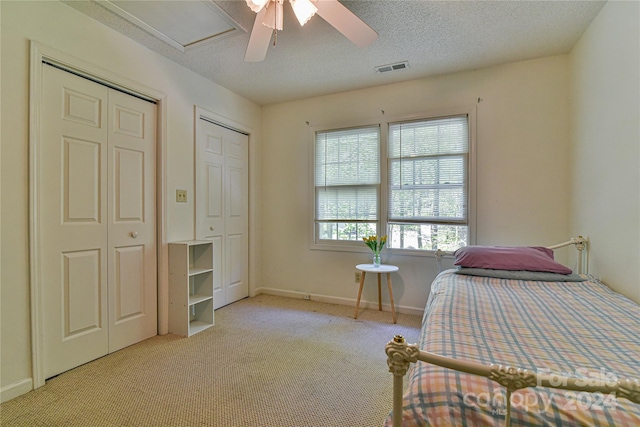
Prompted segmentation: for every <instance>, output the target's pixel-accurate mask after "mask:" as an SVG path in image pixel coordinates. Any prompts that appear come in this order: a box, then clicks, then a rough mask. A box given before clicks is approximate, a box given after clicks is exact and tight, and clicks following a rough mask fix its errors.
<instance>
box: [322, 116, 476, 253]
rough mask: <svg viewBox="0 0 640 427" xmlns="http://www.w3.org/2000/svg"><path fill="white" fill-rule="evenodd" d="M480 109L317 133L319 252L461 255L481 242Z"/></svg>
mask: <svg viewBox="0 0 640 427" xmlns="http://www.w3.org/2000/svg"><path fill="white" fill-rule="evenodd" d="M474 129H475V108H473V107H472V108H465V109H459V108H458V109H451V110H448V111H441V112H439V113H436V114H424V115H420V116H417V115H413V116H411V117H410V118H408V117H407V116H405V117H396V118H390V119H389V120H388V121H385V122H380V123H379V124H376V125H371V126H362V127H355V126H354V127H349V128H343V129H335V128H334V129H327V128H321V129H320V128H316V129H315V131H314V133H313V144H314V150H313V160H312V161H313V165H314V170H313V171H311V173H312V174H313V183H314V190H313V195H312V197H314V202H313V206H314V211H313V215H314V216H313V225H314V227H313V239H312V242H313V243H312V247H313V248H316V249H329V250H349V251H351V250H356V251H359V250H362V251H366V250H367V249H366V247H365V246H364V245H363V244H362V238H363V237H366V236H370V235H378V236H381V235H387V236H388V237H387V247H388V248H389V249H390V250H392V251H406V252H412V253H413V254H420V253H426V252H429V251H435V250H437V249H441V250H444V251H454V250H456V249H458V248H459V247H461V246H466V245H468V244H471V243H474V227H473V225H474V203H475V194H474V193H475V192H474V188H475V187H474V182H473V176H474V173H473V171H474V169H475V164H474V163H475V160H474V143H473V141H474V139H475V134H474V132H475V131H474Z"/></svg>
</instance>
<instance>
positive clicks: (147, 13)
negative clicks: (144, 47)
mask: <svg viewBox="0 0 640 427" xmlns="http://www.w3.org/2000/svg"><path fill="white" fill-rule="evenodd" d="M100 4H101V5H102V6H104V7H106V8H107V9H109V10H110V11H112V12H114V13H116V14H118V15H119V16H121V17H122V18H124V19H126V20H128V21H129V22H131V23H132V24H134V25H136V26H138V27H140V28H142V29H143V30H145V31H146V32H148V33H150V34H152V35H154V36H155V37H157V38H159V39H160V40H162V41H164V42H165V43H167V44H169V45H171V46H173V47H174V48H176V49H178V50H179V51H181V52H184V51H185V50H188V49H191V48H194V47H198V46H202V45H204V44H208V43H211V42H213V41H216V40H220V39H222V38H225V37H229V36H232V35H237V34H244V33H246V31H245V30H244V29H243V28H242V27H241V26H240V24H238V23H237V22H236V21H235V20H234V19H233V18H231V17H230V16H229V15H228V14H227V13H226V12H225V11H223V10H222V9H221V8H220V7H219V6H218V5H216V4H215V3H214V2H213V1H211V0H201V1H194V0H181V1H166V0H165V1H161V0H146V1H130V0H103V1H101V2H100Z"/></svg>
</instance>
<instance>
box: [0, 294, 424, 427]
mask: <svg viewBox="0 0 640 427" xmlns="http://www.w3.org/2000/svg"><path fill="white" fill-rule="evenodd" d="M351 316H353V308H352V307H349V306H340V305H332V304H325V303H319V302H315V301H304V300H297V299H288V298H282V297H275V296H269V295H259V296H258V297H255V298H248V299H245V300H242V301H239V302H237V303H235V304H232V305H229V306H227V307H224V308H221V309H219V310H217V311H216V313H215V323H216V324H215V326H214V327H213V328H210V329H208V330H206V331H204V332H201V333H199V334H197V335H194V336H193V337H191V338H182V337H177V336H174V335H166V336H157V337H154V338H151V339H149V340H146V341H144V342H142V343H139V344H136V345H133V346H131V347H128V348H126V349H123V350H120V351H118V352H116V353H113V354H110V355H108V356H105V357H103V358H101V359H98V360H96V361H94V362H91V363H88V364H86V365H83V366H80V367H78V368H76V369H73V370H71V371H69V372H66V373H64V374H62V375H59V376H58V377H55V378H53V379H51V380H49V381H47V383H46V385H45V386H43V387H41V388H39V389H37V390H35V391H32V392H30V393H27V394H26V395H23V396H20V397H18V398H16V399H13V400H11V401H9V402H5V403H4V404H2V405H1V406H0V425H2V426H3V427H5V426H6V427H9V426H29V427H31V426H92V427H93V426H96V427H98V426H219V427H227V426H228V427H240V426H251V427H259V426H265V427H266V426H269V427H271V426H274V427H275V426H295V427H306V426H308V427H316V426H317V427H322V426H327V427H339V426H348V427H357V426H363V427H369V426H380V425H381V424H382V422H383V420H384V418H385V417H386V416H387V414H388V412H389V410H390V409H391V399H392V396H391V393H392V376H391V374H390V373H389V372H388V371H387V367H386V355H385V354H384V346H385V344H386V343H387V342H388V341H389V340H391V339H392V338H393V335H395V334H402V335H404V336H405V337H407V339H408V340H409V341H410V342H415V341H416V340H417V339H418V335H419V329H418V328H419V327H420V320H421V319H420V317H418V316H411V315H404V314H400V315H398V324H397V325H393V324H391V313H389V312H378V311H374V310H361V314H360V315H359V318H358V319H357V320H354V319H353V318H352V317H351Z"/></svg>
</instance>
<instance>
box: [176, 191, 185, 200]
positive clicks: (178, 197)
mask: <svg viewBox="0 0 640 427" xmlns="http://www.w3.org/2000/svg"><path fill="white" fill-rule="evenodd" d="M176 202H178V203H187V190H176Z"/></svg>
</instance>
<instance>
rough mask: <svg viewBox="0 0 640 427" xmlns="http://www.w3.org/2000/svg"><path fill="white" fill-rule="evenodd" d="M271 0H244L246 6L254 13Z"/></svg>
mask: <svg viewBox="0 0 640 427" xmlns="http://www.w3.org/2000/svg"><path fill="white" fill-rule="evenodd" d="M270 1H271V0H246V2H247V6H249V8H250V9H251V10H252V11H254V12H255V13H258V12H260V11H261V10H262V9H263V8H264V7H265V6H266V5H267V3H269V2H270Z"/></svg>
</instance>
